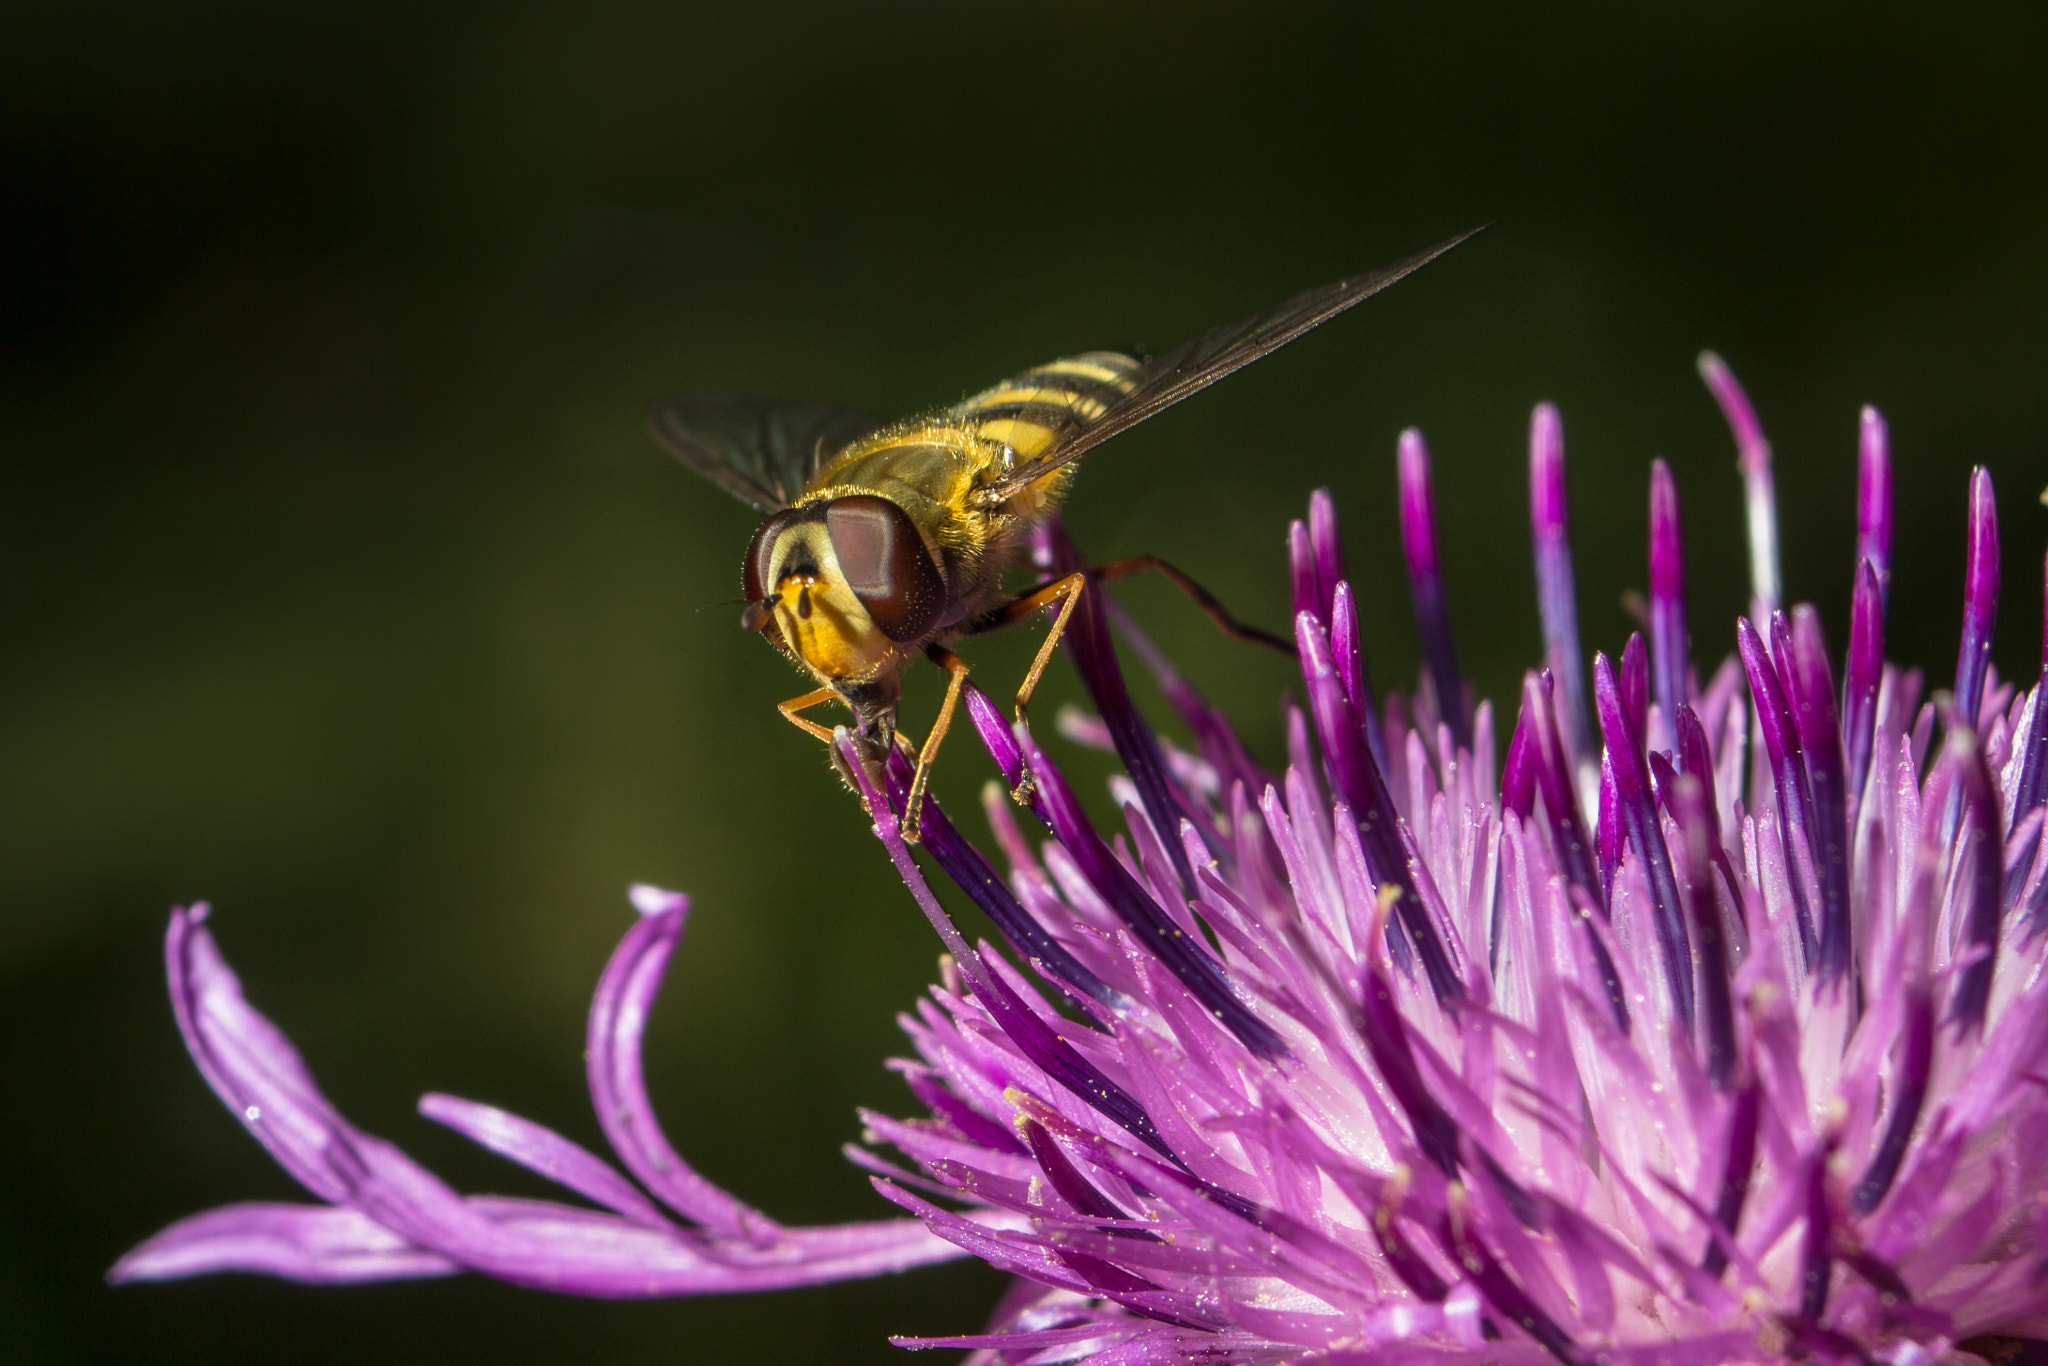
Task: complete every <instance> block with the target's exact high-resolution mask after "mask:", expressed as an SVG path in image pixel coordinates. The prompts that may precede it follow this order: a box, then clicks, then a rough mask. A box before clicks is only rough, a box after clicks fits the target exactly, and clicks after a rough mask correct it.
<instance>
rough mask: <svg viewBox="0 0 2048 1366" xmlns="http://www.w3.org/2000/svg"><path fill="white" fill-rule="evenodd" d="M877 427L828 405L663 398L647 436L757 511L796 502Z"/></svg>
mask: <svg viewBox="0 0 2048 1366" xmlns="http://www.w3.org/2000/svg"><path fill="white" fill-rule="evenodd" d="M880 425H881V424H880V423H878V422H876V421H875V419H873V418H872V417H869V416H868V415H867V414H866V413H856V412H853V411H852V410H850V409H847V408H840V407H835V406H834V405H832V404H830V403H783V402H777V401H775V400H771V399H760V398H698V397H684V398H671V399H665V400H663V401H662V402H660V403H657V404H655V405H654V406H653V407H652V408H650V409H648V411H647V434H648V435H649V436H651V437H653V438H654V440H655V441H656V443H657V444H659V445H660V446H661V448H662V449H663V450H666V451H667V452H668V453H669V454H670V455H673V456H674V457H675V458H676V459H678V460H680V461H682V462H683V463H684V464H685V465H688V466H689V467H690V468H691V469H693V470H695V471H696V472H697V473H699V474H701V475H703V476H704V477H705V478H706V479H709V480H710V481H711V482H712V483H714V484H716V485H718V486H719V487H720V488H722V489H724V490H725V491H726V492H727V493H730V494H731V495H732V496H733V497H735V498H737V499H739V500H740V501H741V502H743V503H746V504H748V505H749V506H751V507H753V508H754V509H756V510H757V511H760V512H780V511H781V510H782V509H783V508H786V507H788V506H789V505H790V504H791V503H793V502H795V501H796V499H797V496H798V495H799V494H801V493H802V492H803V490H804V485H805V484H807V483H808V482H810V478H811V475H812V473H813V472H815V471H816V470H817V468H818V466H819V465H820V464H821V463H823V462H824V460H825V459H826V458H827V457H829V456H832V455H835V454H837V453H838V452H839V451H841V450H844V449H845V448H846V447H847V446H848V445H850V444H852V443H853V442H855V441H857V440H859V439H860V438H861V437H863V436H866V435H867V434H868V433H869V432H872V431H874V430H875V428H876V427H878V426H880Z"/></svg>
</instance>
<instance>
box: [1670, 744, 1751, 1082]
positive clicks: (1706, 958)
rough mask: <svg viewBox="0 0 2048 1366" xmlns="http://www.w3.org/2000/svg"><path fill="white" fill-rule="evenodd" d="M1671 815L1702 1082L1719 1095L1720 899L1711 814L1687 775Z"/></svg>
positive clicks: (1731, 1067) (1723, 1028) (1723, 983)
mask: <svg viewBox="0 0 2048 1366" xmlns="http://www.w3.org/2000/svg"><path fill="white" fill-rule="evenodd" d="M1671 814H1672V817H1673V818H1674V819H1675V820H1676V821H1677V823H1678V828H1679V830H1680V832H1682V833H1683V835H1684V836H1685V901H1686V905H1687V907H1688V908H1690V910H1691V912H1692V945H1693V948H1694V950H1695V951H1696V952H1697V953H1698V954H1699V985H1700V1003H1699V1004H1700V1051H1701V1053H1702V1055H1703V1057H1702V1061H1703V1062H1704V1063H1705V1065H1706V1069H1707V1081H1708V1082H1709V1083H1710V1084H1711V1085H1712V1086H1713V1087H1714V1089H1715V1090H1717V1091H1725V1090H1727V1089H1728V1087H1729V1085H1730V1084H1731V1083H1732V1082H1733V1080H1734V1077H1735V1010H1734V1006H1733V1005H1732V1004H1731V1002H1730V1000H1729V995H1728V984H1729V982H1728V979H1729V972H1728V948H1727V945H1726V943H1725V941H1724V940H1723V938H1722V934H1721V905H1720V897H1719V895H1718V894H1717V893H1716V892H1715V890H1714V859H1713V851H1714V846H1715V845H1716V843H1718V837H1717V836H1716V835H1715V834H1714V810H1713V807H1712V806H1710V805H1709V804H1708V800H1707V791H1706V788H1705V786H1704V785H1703V784H1702V783H1701V782H1700V780H1699V779H1698V778H1695V777H1694V776H1693V775H1692V774H1690V773H1685V774H1680V775H1678V776H1677V777H1676V778H1675V779H1674V780H1673V782H1672V784H1671Z"/></svg>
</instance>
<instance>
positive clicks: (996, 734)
mask: <svg viewBox="0 0 2048 1366" xmlns="http://www.w3.org/2000/svg"><path fill="white" fill-rule="evenodd" d="M960 698H961V701H963V702H965V703H966V704H967V719H968V720H969V721H971V722H973V723H974V733H975V734H976V735H979V736H980V737H981V743H982V744H983V745H985V746H986V747H987V748H988V753H989V757H990V758H991V759H994V760H995V761H996V768H997V769H999V770H1000V771H1001V772H1002V775H1003V781H1004V782H1006V783H1008V784H1009V785H1010V790H1011V791H1012V792H1015V791H1017V790H1018V788H1019V787H1021V786H1022V784H1023V782H1024V751H1023V750H1021V749H1019V748H1018V747H1017V737H1016V736H1015V735H1013V734H1012V733H1011V732H1010V718H1009V717H1007V716H1005V715H1004V714H1003V709H1002V707H1001V705H1000V704H998V703H997V701H996V700H995V699H994V698H993V697H990V696H989V695H988V694H987V693H986V692H984V691H983V690H982V689H980V688H979V687H976V686H975V684H974V683H973V682H972V681H971V680H970V681H969V682H967V683H966V684H964V685H963V686H962V687H961V689H960Z"/></svg>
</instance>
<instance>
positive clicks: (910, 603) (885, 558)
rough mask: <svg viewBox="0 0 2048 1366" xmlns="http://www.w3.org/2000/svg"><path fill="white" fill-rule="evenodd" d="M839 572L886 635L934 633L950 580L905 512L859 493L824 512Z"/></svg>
mask: <svg viewBox="0 0 2048 1366" xmlns="http://www.w3.org/2000/svg"><path fill="white" fill-rule="evenodd" d="M825 530H826V531H827V532H828V533H829V534H830V535H831V537H832V553H833V554H834V555H836V556H838V557H839V572H840V573H841V574H842V575H843V576H845V579H846V586H847V587H848V588H850V589H852V590H853V596H854V597H855V598H857V599H859V600H860V605H861V606H862V607H865V608H867V610H868V615H869V616H870V617H872V618H874V622H875V625H876V626H878V627H880V628H881V631H882V634H883V635H885V636H887V637H889V639H891V640H893V641H897V642H902V641H907V640H916V639H918V638H919V637H920V636H922V635H924V634H925V633H926V632H927V631H929V630H931V628H932V623H934V622H935V621H937V620H938V619H939V612H940V610H941V609H942V608H944V607H945V605H946V580H945V578H944V576H943V575H941V574H940V573H939V567H938V565H936V564H934V563H933V562H932V557H931V552H930V551H928V550H926V549H925V545H924V538H923V537H922V536H919V535H918V534H917V526H916V524H915V523H913V522H912V521H911V520H910V514H909V513H907V512H905V511H904V510H903V509H902V508H900V507H898V506H896V504H894V503H892V502H890V501H889V500H888V499H887V498H879V497H876V496H875V495H874V494H871V493H856V494H852V495H850V496H849V497H845V498H835V499H833V500H832V502H831V504H830V505H829V506H828V507H827V508H826V509H825Z"/></svg>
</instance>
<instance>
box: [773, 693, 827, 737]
mask: <svg viewBox="0 0 2048 1366" xmlns="http://www.w3.org/2000/svg"><path fill="white" fill-rule="evenodd" d="M837 696H839V694H838V693H837V692H835V691H833V690H832V689H831V688H819V689H818V690H817V691H816V692H807V693H805V694H804V695H803V696H802V697H792V698H790V699H789V701H787V702H777V703H776V704H775V710H777V711H779V712H781V713H782V719H783V720H785V721H787V722H789V724H791V725H792V726H795V727H796V728H797V729H798V730H800V731H802V732H804V733H805V734H806V735H810V736H813V737H815V738H816V739H819V740H823V741H824V742H825V743H826V744H828V745H829V744H831V743H832V732H831V731H829V730H827V729H826V728H825V727H823V726H821V725H819V724H818V723H817V722H816V721H806V720H804V719H803V717H801V716H798V715H797V713H798V712H800V711H809V710H810V709H811V708H812V707H815V706H817V705H818V704H819V703H820V702H830V701H831V700H832V699H833V698H835V697H837Z"/></svg>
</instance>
